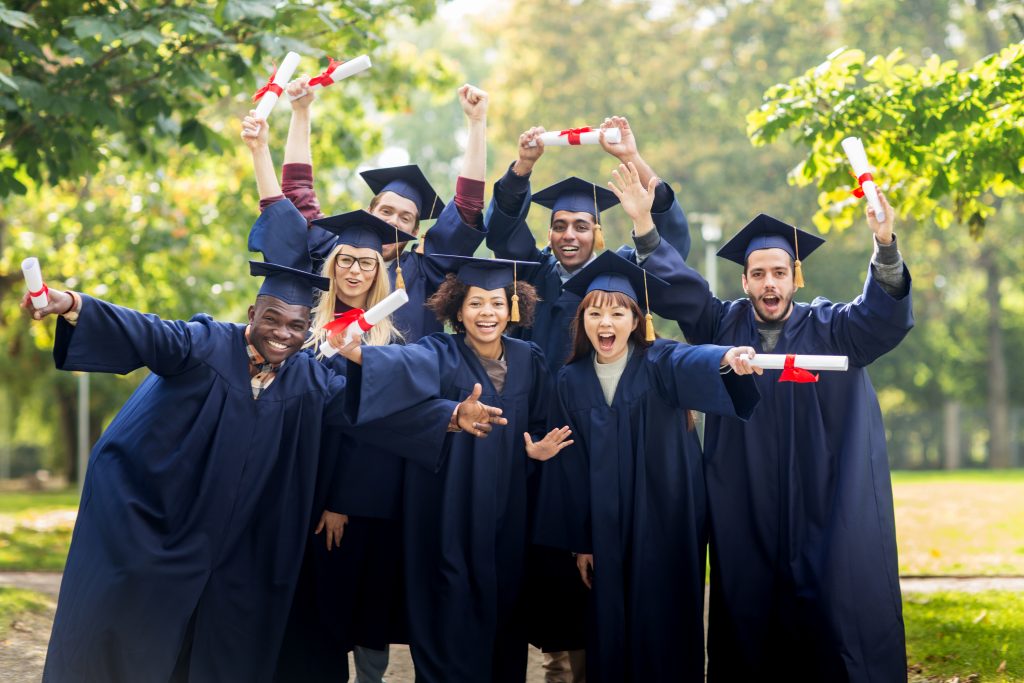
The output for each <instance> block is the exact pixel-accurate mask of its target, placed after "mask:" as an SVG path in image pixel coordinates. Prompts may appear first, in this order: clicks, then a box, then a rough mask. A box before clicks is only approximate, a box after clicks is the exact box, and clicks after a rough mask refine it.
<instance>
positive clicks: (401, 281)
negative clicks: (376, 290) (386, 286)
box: [395, 264, 405, 289]
mask: <svg viewBox="0 0 1024 683" xmlns="http://www.w3.org/2000/svg"><path fill="white" fill-rule="evenodd" d="M395 268H396V272H395V289H405V278H404V277H402V266H401V265H400V264H399V265H396V266H395Z"/></svg>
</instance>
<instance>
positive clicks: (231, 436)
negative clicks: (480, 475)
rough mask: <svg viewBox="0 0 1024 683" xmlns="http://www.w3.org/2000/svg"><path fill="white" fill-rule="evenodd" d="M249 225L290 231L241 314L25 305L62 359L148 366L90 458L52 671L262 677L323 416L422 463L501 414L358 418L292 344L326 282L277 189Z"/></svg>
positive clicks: (278, 629) (118, 677)
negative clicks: (229, 318)
mask: <svg viewBox="0 0 1024 683" xmlns="http://www.w3.org/2000/svg"><path fill="white" fill-rule="evenodd" d="M260 220H261V221H274V222H276V223H280V225H278V226H275V228H276V230H277V231H278V233H279V234H283V233H284V232H285V231H286V230H289V229H290V230H291V234H292V236H293V237H294V239H292V240H290V242H289V240H284V239H282V240H281V246H284V247H286V248H284V249H282V252H288V253H275V254H273V258H274V260H275V261H277V263H267V262H256V261H252V262H250V264H251V266H250V270H251V272H252V274H253V275H262V276H265V277H266V279H265V281H264V283H263V285H262V287H261V288H260V291H259V295H258V296H257V298H256V301H255V303H254V304H253V305H252V306H250V307H249V313H248V317H249V320H248V325H241V324H229V323H220V322H217V321H215V320H213V319H211V318H210V317H209V316H206V315H197V316H195V317H193V318H192V319H191V320H190V321H188V322H185V321H164V320H161V319H160V318H158V317H156V316H154V315H147V314H143V313H139V312H137V311H133V310H131V309H127V308H122V307H120V306H115V305H113V304H110V303H106V302H104V301H101V300H99V299H94V298H92V297H89V296H86V295H84V294H79V293H77V292H74V293H73V292H62V291H58V290H54V289H51V290H50V291H49V303H48V304H47V305H46V306H45V307H44V308H42V309H39V310H36V311H32V314H33V317H34V318H35V319H37V320H41V319H42V318H44V317H46V316H49V315H57V316H59V318H58V321H57V330H56V339H55V342H54V359H55V361H56V365H57V367H58V368H59V369H62V370H77V371H82V372H114V373H120V374H124V373H127V372H131V371H132V370H135V369H137V368H141V367H146V368H148V369H149V370H150V371H151V373H152V374H150V375H149V376H148V377H147V378H146V379H145V380H143V382H142V383H141V385H140V386H139V388H138V389H136V390H135V392H134V393H133V394H132V396H131V397H130V398H129V399H128V401H127V402H126V403H125V405H124V407H123V408H122V410H121V411H120V412H119V413H118V415H117V416H116V417H115V418H114V421H113V422H112V423H111V424H110V426H109V427H107V429H106V430H105V431H104V434H103V436H102V438H101V439H100V440H99V442H97V444H96V446H95V447H94V448H93V451H92V454H91V455H90V458H89V467H88V471H87V472H86V478H85V486H84V489H83V491H82V502H81V507H80V509H79V513H78V519H77V521H76V523H75V530H74V537H73V540H72V543H71V549H70V552H69V554H68V561H67V565H66V567H65V570H64V578H63V581H62V582H61V591H60V597H59V599H58V602H57V614H56V617H55V620H54V624H53V632H52V635H51V637H50V643H49V650H48V653H47V659H46V665H45V670H44V673H43V680H45V681H52V682H53V683H59V682H60V681H84V680H89V681H111V682H116V681H131V682H132V683H136V682H141V683H145V682H149V681H152V682H160V683H165V682H166V681H188V680H204V681H267V680H269V679H270V677H271V676H272V674H273V672H274V663H275V661H276V658H277V652H278V648H279V646H280V642H281V635H282V632H283V630H284V626H285V620H286V617H287V615H288V607H289V605H290V604H291V597H292V590H293V589H294V586H295V580H296V575H297V574H298V571H299V565H300V562H301V559H302V549H303V545H304V543H305V532H306V529H307V528H308V526H309V515H310V510H311V506H312V497H313V492H314V485H315V480H316V476H317V466H318V458H319V442H320V434H321V428H322V426H323V425H325V424H332V425H335V426H338V427H340V428H344V429H348V430H350V431H352V432H353V433H357V434H358V436H359V438H360V439H361V440H364V441H366V442H368V443H379V444H381V445H390V446H391V447H396V444H400V446H401V448H402V450H403V451H404V452H408V453H410V454H414V455H418V456H419V457H423V458H426V457H429V454H430V453H439V452H440V451H441V450H442V448H443V446H444V442H445V439H446V432H447V431H448V430H449V429H450V428H451V427H450V423H449V421H450V420H451V421H453V422H454V421H457V422H458V423H459V425H460V426H461V427H463V428H464V429H468V430H473V433H477V430H478V429H479V428H478V427H477V425H476V424H475V423H476V422H483V421H488V422H489V421H490V420H491V419H500V418H496V417H494V416H493V415H490V416H488V415H489V413H490V412H492V411H488V410H487V409H486V407H485V406H482V405H481V404H479V402H476V401H467V402H463V403H460V404H458V409H457V414H453V411H454V410H456V404H455V403H454V402H452V401H430V402H427V403H422V404H420V405H419V406H417V407H416V408H415V409H411V410H408V411H403V412H402V413H401V414H398V415H395V416H391V417H389V418H388V419H387V420H382V421H380V422H378V423H375V424H369V425H366V426H360V427H355V426H354V425H353V423H352V421H351V420H350V419H349V415H350V410H349V408H350V407H351V406H348V407H346V406H347V404H346V398H352V397H349V396H347V393H348V392H347V391H346V385H345V378H344V377H342V376H340V375H336V374H335V373H333V372H331V371H330V370H329V369H328V368H327V367H326V366H325V365H323V364H322V363H320V362H318V361H317V360H316V359H315V358H313V356H312V355H311V354H308V353H299V350H300V348H301V347H302V344H303V342H304V341H305V339H306V336H307V333H308V330H309V313H310V306H311V304H312V290H313V288H314V287H316V288H319V289H326V281H325V280H324V279H323V278H320V277H317V276H314V275H311V274H310V273H309V272H308V271H309V268H310V263H309V254H308V252H307V250H306V240H305V232H306V221H305V219H303V218H302V216H301V215H300V214H299V213H298V211H297V210H296V209H295V207H294V206H293V205H292V204H291V202H289V201H286V200H285V201H281V202H278V203H277V204H275V205H274V206H272V207H270V208H269V209H268V210H267V211H266V212H264V213H263V215H262V216H261V217H260ZM287 247H292V248H287ZM268 256H270V254H268ZM22 307H23V308H24V309H25V310H31V303H30V300H29V297H27V296H26V297H25V298H24V299H23V300H22ZM376 389H377V388H372V389H370V388H368V391H372V390H376ZM498 412H500V411H498ZM471 415H472V416H471ZM484 429H485V430H489V429H490V425H489V424H488V425H484ZM435 457H436V456H435Z"/></svg>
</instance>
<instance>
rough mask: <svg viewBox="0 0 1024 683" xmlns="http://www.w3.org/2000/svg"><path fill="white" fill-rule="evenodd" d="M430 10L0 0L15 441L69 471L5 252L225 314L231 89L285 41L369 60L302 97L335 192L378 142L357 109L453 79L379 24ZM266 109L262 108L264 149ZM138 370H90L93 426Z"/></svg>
mask: <svg viewBox="0 0 1024 683" xmlns="http://www.w3.org/2000/svg"><path fill="white" fill-rule="evenodd" d="M433 9H434V3H433V2H428V1H426V0H383V1H382V0H358V1H356V2H344V3H342V2H327V3H317V4H315V5H314V4H312V3H306V2H285V3H281V2H269V1H266V0H221V1H219V2H200V3H193V2H180V1H178V2H175V1H173V0H171V1H166V2H159V3H158V2H113V3H112V2H85V3H82V2H76V3H73V2H66V1H64V0H57V1H56V2H47V3H38V2H21V3H16V4H15V3H10V2H7V3H6V4H4V3H3V2H2V1H0V112H2V118H0V201H3V205H4V211H3V215H2V216H0V302H2V305H0V346H2V348H3V349H4V350H5V353H4V354H3V356H2V357H0V379H2V381H3V387H4V389H5V390H6V391H8V392H9V393H10V394H11V396H12V398H13V397H17V400H11V401H8V402H7V405H8V406H13V409H14V410H15V411H16V414H15V415H13V416H12V419H11V420H10V421H9V424H12V425H17V437H18V438H32V439H35V440H40V441H47V442H48V445H52V446H53V451H54V453H55V456H56V457H55V462H57V463H60V464H62V466H63V469H64V470H65V471H66V472H67V473H68V474H72V475H73V474H74V470H73V467H74V458H73V453H74V449H73V442H72V441H70V440H71V439H72V438H73V434H74V429H73V425H74V422H73V415H74V411H73V410H72V407H73V401H74V388H73V386H74V385H73V382H74V381H73V379H72V378H71V377H70V376H68V375H67V374H65V373H57V372H56V371H54V370H53V367H52V360H50V359H49V357H48V356H49V353H48V352H47V350H48V348H49V347H50V346H51V345H52V338H51V336H50V335H51V327H52V326H45V325H29V324H27V323H26V322H25V321H24V320H23V319H22V317H21V315H20V312H19V311H18V309H17V302H18V299H19V296H16V295H10V294H11V290H12V289H16V290H18V291H19V292H20V290H21V287H22V284H21V283H22V278H21V273H20V269H19V267H18V265H19V263H20V261H21V259H22V258H23V257H25V256H27V255H37V256H39V257H40V259H41V261H42V266H43V273H44V275H45V276H46V278H47V280H48V282H50V284H51V285H58V286H60V285H63V286H67V287H74V288H77V289H79V290H81V291H85V292H87V293H90V294H94V295H98V296H103V297H106V298H109V299H111V300H112V301H115V302H117V303H120V304H124V305H127V306H131V307H134V308H138V309H140V310H144V311H155V312H158V313H159V314H160V315H161V316H163V317H165V318H187V317H189V316H191V315H192V314H193V313H195V312H197V311H206V312H209V313H211V314H213V315H214V316H215V317H220V318H229V319H236V320H241V319H243V317H244V314H245V309H246V306H247V304H248V302H249V300H250V299H251V296H252V292H253V291H254V289H253V284H252V281H251V278H250V277H249V276H248V267H247V264H246V261H247V258H248V255H247V254H246V246H245V237H246V233H247V231H248V228H249V226H250V225H251V224H252V222H253V220H254V219H255V216H256V213H257V212H256V193H255V184H254V182H253V181H252V179H251V171H250V167H249V163H250V162H249V161H248V153H247V151H246V150H245V149H244V146H243V145H242V144H241V142H240V141H239V140H238V137H237V136H238V125H237V121H238V120H239V119H240V118H241V116H242V115H243V113H244V112H245V111H246V110H247V109H248V108H249V107H250V106H252V105H251V103H250V100H249V96H250V94H251V93H252V92H253V91H254V90H255V89H256V88H257V87H258V86H259V85H261V84H262V83H263V82H265V79H266V77H267V75H268V73H269V71H270V67H271V64H272V63H273V62H275V61H279V60H280V58H281V57H282V56H283V55H284V53H285V52H286V51H287V50H296V51H298V52H300V54H302V55H304V62H303V64H302V65H301V66H300V72H302V71H305V72H307V73H315V72H317V71H319V69H320V68H321V67H322V65H323V63H322V60H318V58H319V57H321V56H323V55H324V54H328V53H329V54H331V55H332V56H334V57H339V58H344V57H352V56H355V55H357V54H361V53H369V54H371V56H372V59H373V61H374V64H375V66H374V69H373V70H372V71H371V72H369V73H368V74H366V75H365V76H362V77H359V78H357V79H353V80H351V81H345V82H343V83H342V84H338V85H335V86H332V87H331V88H330V89H329V90H327V91H324V94H323V97H322V103H321V109H322V110H323V112H324V114H323V116H322V117H321V119H320V121H319V122H318V125H319V127H320V131H321V134H320V135H318V136H317V138H316V139H315V144H316V145H317V149H316V150H315V154H316V155H317V161H318V164H320V165H321V166H322V167H323V168H325V169H327V170H326V171H325V172H324V174H323V176H324V179H325V180H326V182H325V183H324V185H325V187H326V191H325V195H327V197H329V198H330V200H331V201H337V202H343V201H346V199H347V185H346V182H345V180H346V178H347V177H348V176H351V172H350V169H351V167H354V166H355V165H356V164H357V163H358V162H359V161H360V160H361V159H362V158H363V157H364V156H365V155H367V154H370V153H372V152H374V151H376V150H377V149H379V146H380V140H381V137H380V128H379V123H378V122H377V120H376V117H375V115H376V114H377V113H378V112H381V113H385V114H386V113H388V112H391V111H395V110H401V109H404V108H405V107H406V106H407V104H408V101H409V97H410V96H411V95H412V94H413V93H416V92H421V91H428V92H429V91H431V90H433V89H435V88H436V89H441V88H444V89H447V88H449V87H450V86H452V85H454V77H453V75H452V72H451V69H450V65H449V63H448V62H447V61H446V60H444V59H442V58H441V57H440V56H439V55H438V54H437V53H435V52H420V51H418V50H416V49H415V48H414V47H412V46H411V45H409V44H408V43H407V42H404V41H401V40H394V41H390V42H387V43H385V41H384V39H383V38H382V36H383V35H384V34H385V30H386V29H387V27H388V26H389V25H391V24H392V23H393V22H395V21H397V20H398V18H400V17H409V18H411V19H412V20H423V19H425V18H428V17H429V16H430V15H431V14H432V13H433ZM286 109H287V104H286V103H281V104H280V105H279V107H278V112H277V114H278V115H277V116H275V117H272V120H271V126H272V127H273V128H274V129H275V134H276V135H277V136H278V137H276V138H275V143H276V144H275V147H276V151H279V150H280V149H281V148H283V140H284V135H283V130H280V131H279V130H278V128H279V126H278V124H277V123H276V121H279V120H284V119H285V117H286V115H285V114H283V110H286ZM346 171H348V172H346ZM257 258H258V257H257ZM140 379H141V378H140V377H138V376H137V373H136V375H135V376H133V377H130V378H129V379H128V380H127V381H126V380H124V379H121V378H113V377H99V376H97V377H96V378H94V379H93V391H92V407H93V418H92V422H93V434H94V436H95V435H96V434H98V431H99V429H100V428H101V427H102V426H103V425H104V424H105V422H106V421H108V420H109V419H110V417H111V416H112V414H113V412H114V411H115V410H116V409H117V407H118V406H119V405H120V404H121V403H122V402H123V400H124V397H125V396H126V394H127V392H128V391H130V390H131V388H132V387H133V386H134V384H135V383H137V382H138V381H139V380H140ZM51 435H53V436H51ZM3 436H4V435H0V438H2V437H3ZM7 436H8V437H11V435H10V434H9V435H7ZM62 439H63V441H62Z"/></svg>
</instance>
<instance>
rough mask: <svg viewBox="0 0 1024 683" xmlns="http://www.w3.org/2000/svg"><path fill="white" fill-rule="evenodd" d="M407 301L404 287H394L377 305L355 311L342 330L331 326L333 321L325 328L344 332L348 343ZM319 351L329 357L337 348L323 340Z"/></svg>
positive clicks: (334, 331) (336, 332)
mask: <svg viewBox="0 0 1024 683" xmlns="http://www.w3.org/2000/svg"><path fill="white" fill-rule="evenodd" d="M407 303H409V295H408V294H407V293H406V291H405V290H404V289H396V290H395V291H393V292H391V293H390V294H388V295H387V296H386V297H384V298H383V299H381V300H380V301H379V302H377V305H375V306H372V307H371V308H370V309H369V310H368V311H366V312H365V313H357V314H356V315H355V316H354V319H353V320H352V321H351V322H350V323H349V324H348V325H346V326H345V329H344V331H342V330H338V329H336V328H332V325H333V324H334V323H332V324H331V325H328V326H327V329H328V330H331V331H332V332H333V333H334V334H344V335H345V344H349V343H351V342H352V340H353V339H354V338H355V337H357V336H360V335H362V334H363V332H369V331H370V330H371V329H373V326H374V325H376V324H377V323H379V322H380V321H381V320H384V318H387V317H388V316H389V315H391V314H392V313H394V312H395V311H397V310H398V309H399V308H401V307H402V306H404V305H405V304H407ZM342 320H344V318H342ZM335 322H338V321H335ZM320 353H322V354H323V355H324V357H325V358H330V357H332V356H334V355H335V354H337V353H338V350H337V349H336V348H334V347H333V346H331V342H329V341H323V342H321V344H320Z"/></svg>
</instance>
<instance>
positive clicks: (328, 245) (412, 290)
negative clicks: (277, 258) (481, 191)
mask: <svg viewBox="0 0 1024 683" xmlns="http://www.w3.org/2000/svg"><path fill="white" fill-rule="evenodd" d="M486 235H487V231H486V229H485V228H483V227H473V226H470V225H468V224H467V223H465V222H464V221H463V220H462V216H461V215H460V214H459V210H458V207H456V206H455V202H454V201H451V202H448V204H446V205H445V207H444V209H443V210H442V211H441V215H440V216H438V218H437V221H436V222H435V223H434V225H433V226H431V228H430V229H429V230H427V233H426V236H425V237H424V238H423V242H424V248H423V254H418V253H416V252H415V251H414V250H413V246H414V245H410V246H409V247H408V248H406V249H405V251H403V252H402V254H401V255H400V256H399V257H398V260H397V262H396V261H392V262H391V264H390V265H389V266H388V276H389V277H390V278H391V286H392V287H394V286H395V278H396V276H397V271H398V267H397V265H396V264H397V263H401V265H402V279H403V280H404V281H405V291H406V292H407V293H408V294H409V303H408V304H406V305H405V306H402V307H401V308H400V309H398V310H397V311H396V312H395V314H394V316H393V318H392V319H393V321H394V323H395V326H396V327H397V328H398V331H399V332H401V333H402V336H403V337H405V340H406V341H407V342H413V341H417V340H418V339H422V338H423V337H425V336H427V335H428V334H434V333H435V332H443V331H444V325H443V324H442V323H441V322H439V321H438V320H437V317H436V316H435V315H434V314H433V312H431V311H429V310H428V309H427V308H425V307H424V306H423V302H425V301H426V300H427V299H429V298H430V297H431V296H432V295H433V294H434V292H436V291H437V288H438V287H439V286H440V285H441V283H442V282H444V277H445V274H446V273H445V271H444V270H442V269H441V268H440V267H438V266H437V265H436V264H434V263H431V262H430V261H428V260H427V259H426V258H425V256H424V254H454V255H456V256H472V255H473V252H475V251H476V250H477V247H479V246H480V243H481V242H483V241H484V237H485V236H486ZM307 242H308V246H309V254H310V256H311V257H312V259H313V264H314V267H315V268H316V270H317V272H319V269H320V267H321V266H322V265H323V261H324V259H325V258H327V255H328V254H329V253H330V252H331V250H332V249H333V248H334V245H335V244H336V243H337V236H335V235H334V234H333V233H330V232H328V231H326V230H324V229H323V228H321V227H319V226H316V225H311V226H310V227H309V234H308V239H307Z"/></svg>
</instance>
